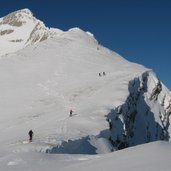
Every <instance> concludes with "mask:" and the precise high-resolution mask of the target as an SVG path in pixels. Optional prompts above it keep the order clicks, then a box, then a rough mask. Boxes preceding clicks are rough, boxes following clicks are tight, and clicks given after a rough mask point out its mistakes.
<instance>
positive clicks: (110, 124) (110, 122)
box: [109, 120, 112, 130]
mask: <svg viewBox="0 0 171 171" xmlns="http://www.w3.org/2000/svg"><path fill="white" fill-rule="evenodd" d="M109 129H110V130H111V129H112V121H111V120H109Z"/></svg>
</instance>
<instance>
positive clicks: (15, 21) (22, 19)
mask: <svg viewBox="0 0 171 171" xmlns="http://www.w3.org/2000/svg"><path fill="white" fill-rule="evenodd" d="M28 19H33V14H32V12H31V11H30V10H29V9H27V8H25V9H22V10H18V11H15V12H12V13H10V14H8V15H6V16H5V17H3V20H2V22H0V25H2V24H8V25H11V26H15V27H20V26H22V25H23V24H25V23H26V20H28Z"/></svg>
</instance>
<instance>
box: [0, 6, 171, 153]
mask: <svg viewBox="0 0 171 171" xmlns="http://www.w3.org/2000/svg"><path fill="white" fill-rule="evenodd" d="M0 30H1V31H0V34H1V36H0V49H1V51H0V53H1V59H0V82H1V84H0V95H1V99H0V105H1V107H0V123H1V124H0V130H1V132H0V134H1V139H0V144H3V145H2V146H0V150H2V152H4V154H6V153H7V152H9V153H15V152H16V151H19V153H25V152H28V151H29V152H30V151H34V152H37V151H39V152H46V153H69V154H100V153H109V152H111V151H115V150H119V149H123V148H126V147H131V146H134V145H138V144H143V143H147V142H151V141H157V140H165V141H170V135H171V127H170V122H171V119H170V114H171V95H170V92H169V90H168V89H167V88H166V87H165V85H164V84H163V83H162V82H161V81H160V80H159V79H158V78H157V77H156V75H155V73H154V72H153V71H152V70H150V69H148V68H146V67H144V66H142V65H139V64H135V63H132V62H129V61H127V60H126V59H124V58H123V57H121V56H120V55H118V54H116V53H115V52H113V51H111V50H109V49H107V48H105V47H103V46H102V45H100V44H99V43H98V41H97V40H96V39H95V38H94V36H93V35H92V34H91V33H89V32H84V31H83V30H81V29H79V28H72V29H70V30H68V31H67V32H63V31H60V30H58V29H48V28H47V27H45V25H44V24H43V23H42V22H41V21H39V20H37V19H36V18H34V17H33V15H32V13H31V12H30V11H29V10H28V9H24V10H20V11H16V12H13V13H11V14H9V15H7V16H5V17H3V18H1V19H0ZM28 45H29V46H28ZM11 52H13V53H11ZM4 54H6V55H5V56H2V55H4ZM70 110H72V111H73V112H72V116H71V117H70V115H71V114H70V113H69V111H70ZM30 129H33V132H34V133H35V134H34V135H35V136H34V137H33V143H31V144H29V145H28V146H27V145H25V144H24V143H25V142H27V141H26V139H27V132H26V131H27V130H30ZM9 144H12V146H10V147H11V148H10V147H9ZM4 149H5V150H6V151H7V152H6V151H4ZM2 154H3V153H2Z"/></svg>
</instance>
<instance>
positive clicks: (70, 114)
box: [69, 109, 73, 117]
mask: <svg viewBox="0 0 171 171" xmlns="http://www.w3.org/2000/svg"><path fill="white" fill-rule="evenodd" d="M72 113H73V110H72V109H71V110H70V112H69V116H70V117H71V116H72Z"/></svg>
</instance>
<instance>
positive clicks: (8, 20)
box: [0, 9, 62, 56]
mask: <svg viewBox="0 0 171 171" xmlns="http://www.w3.org/2000/svg"><path fill="white" fill-rule="evenodd" d="M61 33H62V31H61V30H59V29H53V28H50V29H49V28H47V27H46V26H45V25H44V23H43V22H41V21H40V20H38V19H36V18H35V17H34V16H33V14H32V12H31V11H30V10H29V9H23V10H18V11H16V12H12V13H10V14H8V15H7V16H5V17H2V18H0V49H1V51H0V56H2V55H4V54H7V53H11V52H15V51H17V50H20V49H22V48H24V47H26V46H28V45H30V44H35V43H38V42H41V41H43V40H46V39H47V38H49V37H53V36H55V35H58V34H61Z"/></svg>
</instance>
